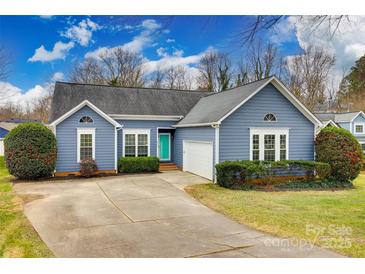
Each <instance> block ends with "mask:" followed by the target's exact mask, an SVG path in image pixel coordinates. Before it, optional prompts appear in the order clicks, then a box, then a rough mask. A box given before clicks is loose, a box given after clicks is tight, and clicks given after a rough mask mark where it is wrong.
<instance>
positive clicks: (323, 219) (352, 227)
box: [185, 173, 365, 257]
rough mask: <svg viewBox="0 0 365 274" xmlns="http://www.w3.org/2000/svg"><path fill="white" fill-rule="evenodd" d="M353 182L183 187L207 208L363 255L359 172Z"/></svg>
mask: <svg viewBox="0 0 365 274" xmlns="http://www.w3.org/2000/svg"><path fill="white" fill-rule="evenodd" d="M353 183H354V186H355V188H354V189H350V190H340V191H283V192H260V191H242V190H230V189H226V188H222V187H219V186H217V185H213V184H204V185H193V186H189V187H187V188H186V189H185V190H186V191H187V192H188V193H189V194H190V195H192V196H193V197H195V198H196V199H198V200H200V201H201V202H202V203H203V204H205V205H207V206H208V207H210V208H212V209H214V210H216V211H218V212H220V213H223V214H225V215H227V216H229V217H231V218H232V219H234V220H236V221H238V222H240V223H243V224H247V225H249V226H251V227H253V228H256V229H258V230H261V231H264V232H268V233H271V234H273V235H277V236H281V237H296V238H298V239H305V240H309V241H312V242H314V243H315V244H316V245H319V246H323V247H328V248H331V249H333V250H335V251H337V252H339V253H341V254H344V255H347V256H352V257H365V173H362V174H361V175H360V176H359V177H358V178H357V179H356V180H354V182H353ZM222 229H224V228H222ZM313 229H315V231H314V230H313Z"/></svg>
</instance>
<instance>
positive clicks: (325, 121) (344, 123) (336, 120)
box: [314, 111, 365, 154]
mask: <svg viewBox="0 0 365 274" xmlns="http://www.w3.org/2000/svg"><path fill="white" fill-rule="evenodd" d="M314 114H315V115H316V116H317V118H318V119H319V120H321V121H322V125H323V126H322V127H326V126H328V125H332V126H335V127H340V128H344V129H347V130H348V131H350V132H351V133H352V134H353V135H354V136H355V137H356V139H357V140H358V141H359V143H360V145H361V147H362V150H363V152H364V154H365V113H364V112H362V111H356V112H345V113H314Z"/></svg>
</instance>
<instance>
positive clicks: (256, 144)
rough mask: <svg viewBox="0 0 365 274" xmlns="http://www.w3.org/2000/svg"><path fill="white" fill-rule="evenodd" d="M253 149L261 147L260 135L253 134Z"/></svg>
mask: <svg viewBox="0 0 365 274" xmlns="http://www.w3.org/2000/svg"><path fill="white" fill-rule="evenodd" d="M252 149H259V135H257V134H255V135H253V136H252Z"/></svg>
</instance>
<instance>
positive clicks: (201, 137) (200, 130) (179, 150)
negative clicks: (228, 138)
mask: <svg viewBox="0 0 365 274" xmlns="http://www.w3.org/2000/svg"><path fill="white" fill-rule="evenodd" d="M184 140H187V141H188V140H190V141H208V142H213V158H214V155H215V129H214V128H212V127H190V128H177V129H176V131H175V138H174V146H173V148H174V149H173V150H174V152H175V154H174V158H173V160H174V163H175V164H176V165H177V166H178V167H182V165H183V141H184ZM213 166H214V165H213Z"/></svg>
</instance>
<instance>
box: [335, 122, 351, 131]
mask: <svg viewBox="0 0 365 274" xmlns="http://www.w3.org/2000/svg"><path fill="white" fill-rule="evenodd" d="M337 124H338V125H339V126H340V128H344V129H346V130H348V131H350V132H351V133H352V129H351V123H337Z"/></svg>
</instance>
